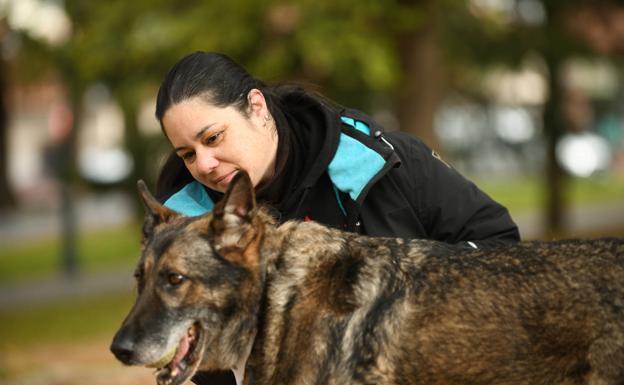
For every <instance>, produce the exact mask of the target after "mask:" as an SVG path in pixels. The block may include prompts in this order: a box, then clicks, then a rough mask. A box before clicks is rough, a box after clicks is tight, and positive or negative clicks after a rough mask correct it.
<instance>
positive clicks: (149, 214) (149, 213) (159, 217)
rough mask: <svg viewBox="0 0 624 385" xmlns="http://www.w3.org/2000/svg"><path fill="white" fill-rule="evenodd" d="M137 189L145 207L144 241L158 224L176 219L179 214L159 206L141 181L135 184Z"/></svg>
mask: <svg viewBox="0 0 624 385" xmlns="http://www.w3.org/2000/svg"><path fill="white" fill-rule="evenodd" d="M137 188H138V189H139V195H140V196H141V199H142V200H143V205H144V206H145V220H144V221H143V238H144V239H145V238H147V237H149V236H150V235H151V234H152V233H153V231H154V228H155V227H156V226H157V225H158V224H160V223H163V222H167V221H169V220H171V219H173V218H176V217H178V216H180V214H178V213H177V212H175V211H173V210H171V209H168V208H167V207H165V206H163V205H161V204H160V202H158V200H157V199H156V198H154V196H153V195H152V194H151V193H150V192H149V190H148V189H147V185H146V184H145V182H143V180H139V181H138V182H137Z"/></svg>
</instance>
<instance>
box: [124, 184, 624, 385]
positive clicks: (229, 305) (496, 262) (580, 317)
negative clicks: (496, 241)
mask: <svg viewBox="0 0 624 385" xmlns="http://www.w3.org/2000/svg"><path fill="white" fill-rule="evenodd" d="M142 195H143V197H144V201H145V203H146V206H147V207H148V214H147V217H146V222H145V226H144V240H143V254H142V257H141V260H140V262H139V265H138V270H137V271H138V274H137V276H138V286H139V294H138V298H137V302H136V304H135V305H134V307H133V309H132V310H131V312H130V314H129V315H128V317H127V319H126V320H125V321H124V323H123V325H122V327H121V329H120V331H119V332H118V333H117V335H116V337H115V340H114V342H113V346H112V350H113V351H114V352H115V354H116V355H117V357H118V358H119V359H120V360H122V361H123V362H125V363H127V364H136V365H148V364H153V365H154V362H156V361H158V360H160V359H161V357H163V356H165V355H166V353H167V351H170V350H172V349H175V347H176V346H177V345H178V343H179V342H178V341H180V340H181V339H184V337H183V336H184V335H185V333H187V331H188V330H194V333H195V332H197V333H199V334H200V337H197V336H196V335H195V337H194V338H195V339H194V340H192V341H193V342H192V344H195V345H196V346H195V347H194V348H192V350H193V354H194V355H195V356H197V355H201V357H200V358H198V359H196V360H195V359H188V361H189V362H188V364H189V366H191V367H190V368H182V369H184V370H182V369H181V370H180V371H181V373H174V374H175V375H172V373H170V371H171V366H172V365H169V366H166V363H163V362H162V361H161V362H160V363H159V364H156V366H159V367H164V369H162V370H160V375H159V380H158V381H159V383H160V384H179V383H182V382H184V381H186V380H187V379H188V378H190V376H191V375H192V374H193V373H194V371H195V370H197V369H202V370H207V369H230V368H233V369H238V370H239V371H242V369H243V368H245V369H244V370H245V382H246V383H248V384H251V383H254V384H258V385H268V384H275V385H277V384H337V385H338V384H340V385H345V384H381V385H385V384H427V385H436V384H440V385H442V384H570V385H571V384H592V385H622V384H624V240H622V239H601V240H591V241H579V240H577V241H559V242H523V243H519V244H516V245H510V246H505V247H501V248H496V249H492V250H468V249H463V248H459V247H453V246H450V245H446V244H443V243H439V242H435V241H427V240H402V239H390V238H371V237H365V236H360V235H356V234H352V233H346V232H342V231H338V230H335V229H330V228H327V227H324V226H321V225H319V224H317V223H313V222H287V223H285V224H283V225H281V226H279V227H277V226H276V225H275V223H274V221H273V220H272V219H271V217H270V216H269V215H268V214H267V212H266V211H265V210H263V209H262V208H256V206H255V202H254V196H253V189H252V185H251V182H250V180H249V178H248V177H247V175H246V174H245V173H239V174H238V175H237V176H236V177H235V179H234V180H233V181H232V183H231V184H230V189H229V191H228V192H227V193H226V196H225V198H224V199H223V200H222V201H221V202H219V203H218V204H217V206H216V207H215V209H214V211H213V213H211V214H206V215H204V216H200V217H192V218H188V217H182V216H179V215H177V214H176V213H174V212H172V211H170V210H168V209H166V208H164V207H163V206H161V205H160V204H158V202H156V201H155V200H154V199H153V198H152V197H151V196H150V195H149V193H148V192H147V190H146V189H145V188H144V187H143V188H142ZM193 325H195V328H196V330H195V329H194V328H193ZM247 358H248V359H247ZM245 362H246V365H245ZM183 366H186V365H183Z"/></svg>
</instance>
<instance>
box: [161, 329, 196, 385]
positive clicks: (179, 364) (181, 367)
mask: <svg viewBox="0 0 624 385" xmlns="http://www.w3.org/2000/svg"><path fill="white" fill-rule="evenodd" d="M204 339H205V333H203V331H202V328H201V327H200V325H199V324H198V323H195V324H193V326H191V327H190V328H189V329H188V331H187V332H186V334H185V335H184V336H182V338H181V339H180V342H179V343H178V348H177V350H176V352H175V354H174V356H173V358H172V359H171V361H169V362H168V363H166V364H165V365H164V366H163V367H161V368H159V369H158V371H157V372H156V373H157V374H156V382H157V383H158V385H179V384H182V383H183V382H185V381H186V380H188V379H189V378H190V377H191V376H192V375H193V374H195V372H196V371H197V367H198V366H199V363H200V362H201V357H202V356H203V354H204V347H205V344H204Z"/></svg>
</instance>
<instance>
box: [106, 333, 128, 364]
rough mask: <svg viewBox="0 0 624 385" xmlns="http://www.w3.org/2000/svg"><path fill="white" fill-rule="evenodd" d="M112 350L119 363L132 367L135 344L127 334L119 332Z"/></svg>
mask: <svg viewBox="0 0 624 385" xmlns="http://www.w3.org/2000/svg"><path fill="white" fill-rule="evenodd" d="M110 350H111V352H113V354H114V355H115V357H117V359H118V360H119V361H121V362H123V363H124V364H126V365H132V363H133V360H134V342H133V341H132V339H131V338H129V337H128V336H127V335H125V333H122V332H119V333H117V334H116V335H115V338H114V339H113V343H112V344H111V347H110Z"/></svg>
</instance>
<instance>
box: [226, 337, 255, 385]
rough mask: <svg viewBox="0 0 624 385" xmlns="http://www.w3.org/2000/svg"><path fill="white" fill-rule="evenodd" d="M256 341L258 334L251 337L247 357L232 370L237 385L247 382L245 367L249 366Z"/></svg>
mask: <svg viewBox="0 0 624 385" xmlns="http://www.w3.org/2000/svg"><path fill="white" fill-rule="evenodd" d="M255 340H256V333H254V334H253V335H252V336H251V339H250V341H249V346H247V351H246V352H245V355H244V356H243V357H242V358H241V360H240V361H238V363H237V364H236V365H235V366H234V367H233V368H232V373H234V378H235V379H236V385H243V381H244V380H245V367H246V366H247V360H248V359H249V356H250V355H251V349H252V348H253V344H254V341H255Z"/></svg>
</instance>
